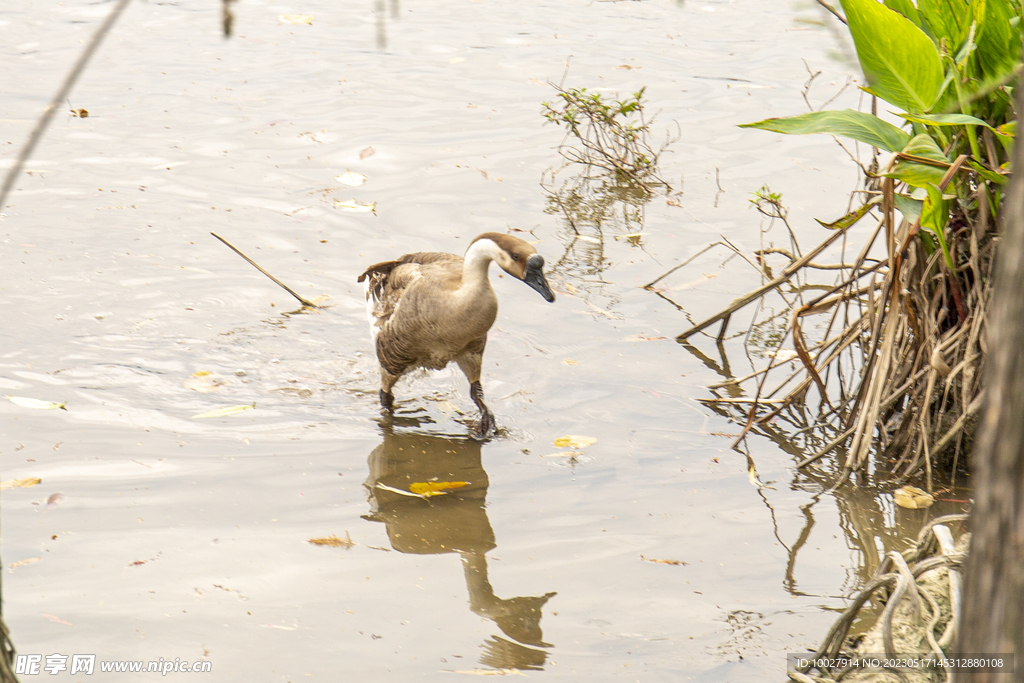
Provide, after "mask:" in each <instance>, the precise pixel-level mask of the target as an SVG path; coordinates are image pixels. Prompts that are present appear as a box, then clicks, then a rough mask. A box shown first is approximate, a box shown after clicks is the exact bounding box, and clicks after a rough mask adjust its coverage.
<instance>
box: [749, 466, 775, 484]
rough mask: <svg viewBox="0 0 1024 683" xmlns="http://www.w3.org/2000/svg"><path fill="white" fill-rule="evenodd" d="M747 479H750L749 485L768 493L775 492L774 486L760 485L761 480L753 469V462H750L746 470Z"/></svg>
mask: <svg viewBox="0 0 1024 683" xmlns="http://www.w3.org/2000/svg"><path fill="white" fill-rule="evenodd" d="M747 477H748V478H749V479H750V483H751V484H753V485H754V486H756V487H757V488H759V489H768V490H769V491H774V490H775V487H774V486H768V485H767V484H763V483H761V478H760V477H758V476H757V468H756V467H754V463H753V461H751V463H750V466H749V467H748V468H747Z"/></svg>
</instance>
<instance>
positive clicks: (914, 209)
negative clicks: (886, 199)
mask: <svg viewBox="0 0 1024 683" xmlns="http://www.w3.org/2000/svg"><path fill="white" fill-rule="evenodd" d="M893 198H894V199H895V200H896V210H897V211H899V212H900V213H902V214H903V217H904V218H906V219H907V220H908V221H910V222H911V223H913V222H914V221H916V220H917V219H918V218H920V216H921V205H922V204H924V202H922V201H921V200H920V199H914V198H912V197H908V196H906V195H903V194H897V195H895V196H894V197H893Z"/></svg>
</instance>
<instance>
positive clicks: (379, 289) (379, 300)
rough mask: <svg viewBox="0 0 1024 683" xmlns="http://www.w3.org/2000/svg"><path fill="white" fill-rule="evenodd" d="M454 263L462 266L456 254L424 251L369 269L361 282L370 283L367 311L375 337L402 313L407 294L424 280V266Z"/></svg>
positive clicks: (377, 264) (367, 290) (367, 293)
mask: <svg viewBox="0 0 1024 683" xmlns="http://www.w3.org/2000/svg"><path fill="white" fill-rule="evenodd" d="M453 261H457V262H461V261H462V258H461V257H459V256H455V255H454V254H445V253H440V252H430V251H421V252H416V253H415V254H406V255H405V256H402V257H400V258H398V259H395V260H393V261H383V262H381V263H376V264H374V265H372V266H370V267H369V268H367V269H366V271H365V272H364V273H363V274H362V275H360V276H359V278H358V280H357V282H364V281H365V283H366V311H367V315H368V317H369V319H370V331H371V332H372V333H373V334H374V337H376V335H377V332H378V331H379V330H380V328H381V327H383V326H384V325H385V324H387V322H388V321H389V320H390V319H391V317H392V316H393V315H394V313H395V311H396V310H398V306H399V303H400V302H401V300H402V296H403V295H404V294H405V292H406V290H407V289H408V288H409V287H410V286H412V284H413V283H414V282H416V281H417V280H419V279H420V277H422V275H423V268H422V266H429V265H432V264H438V265H442V264H445V263H446V262H449V263H450V262H453Z"/></svg>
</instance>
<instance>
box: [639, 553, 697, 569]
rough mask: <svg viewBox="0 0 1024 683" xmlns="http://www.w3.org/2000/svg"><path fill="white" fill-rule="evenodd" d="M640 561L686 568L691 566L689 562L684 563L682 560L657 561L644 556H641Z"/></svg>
mask: <svg viewBox="0 0 1024 683" xmlns="http://www.w3.org/2000/svg"><path fill="white" fill-rule="evenodd" d="M640 559H641V560H643V561H644V562H657V563H658V564H672V565H676V566H684V567H685V566H686V565H688V564H690V563H689V562H683V561H682V560H657V559H655V558H653V557H644V556H643V555H641V556H640Z"/></svg>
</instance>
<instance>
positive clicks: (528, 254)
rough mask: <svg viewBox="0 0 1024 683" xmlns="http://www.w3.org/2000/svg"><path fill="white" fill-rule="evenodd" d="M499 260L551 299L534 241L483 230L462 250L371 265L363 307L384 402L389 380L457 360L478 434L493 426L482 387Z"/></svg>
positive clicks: (389, 401)
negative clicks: (493, 266) (492, 270)
mask: <svg viewBox="0 0 1024 683" xmlns="http://www.w3.org/2000/svg"><path fill="white" fill-rule="evenodd" d="M491 261H496V262H497V263H498V265H499V266H500V267H501V268H502V270H504V271H505V272H506V273H508V274H509V275H511V276H512V277H515V278H517V279H519V280H522V281H523V282H525V283H526V284H528V285H530V287H532V288H534V289H535V290H537V291H538V292H539V293H540V295H541V296H543V297H544V298H545V299H546V300H547V301H554V300H555V295H554V294H552V293H551V289H550V288H549V287H548V283H547V280H546V279H545V278H544V273H543V266H544V258H543V257H542V256H541V255H540V254H538V253H537V251H536V250H535V249H534V248H533V246H532V245H531V244H529V243H528V242H525V241H524V240H521V239H519V238H518V237H513V236H511V235H502V234H500V233H494V232H486V233H484V234H482V235H480V236H479V237H477V238H476V239H474V240H473V242H472V243H471V244H470V245H469V249H467V250H466V255H465V257H460V256H456V255H454V254H444V253H437V252H418V253H415V254H406V255H405V256H402V257H401V258H398V259H396V260H394V261H384V262H383V263H378V264H375V265H372V266H370V267H369V268H367V269H366V272H364V273H363V274H362V275H360V276H359V280H358V281H359V282H365V286H366V312H367V317H368V319H369V322H370V333H371V335H372V336H373V339H374V346H375V347H376V351H377V360H378V361H379V362H380V386H381V389H380V402H381V405H382V406H384V408H386V409H387V410H389V411H390V410H391V409H392V405H393V401H394V395H393V394H392V393H391V389H392V387H393V386H394V385H395V382H397V381H398V378H399V377H401V376H402V375H403V374H404V373H406V372H408V371H409V370H412V369H414V368H418V367H423V368H428V369H432V370H440V369H441V368H443V367H445V366H446V365H448V363H449V362H451V361H455V362H456V363H458V365H459V368H461V369H462V372H463V373H465V375H466V378H467V379H468V380H469V383H470V396H472V398H473V402H474V403H476V405H477V407H478V408H479V409H480V426H479V429H478V430H477V435H478V436H481V437H485V436H487V435H488V434H489V433H491V432H493V431H494V428H495V425H494V416H493V415H492V414H491V412H490V410H488V408H487V406H486V405H484V401H483V389H482V388H481V386H480V368H481V365H482V364H483V354H484V347H485V346H486V344H487V331H488V330H489V329H490V328H491V325H492V324H493V323H494V319H495V317H496V316H497V314H498V298H497V296H495V294H494V289H492V288H491V282H490V279H489V278H488V276H487V271H488V268H489V266H490V263H491Z"/></svg>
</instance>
